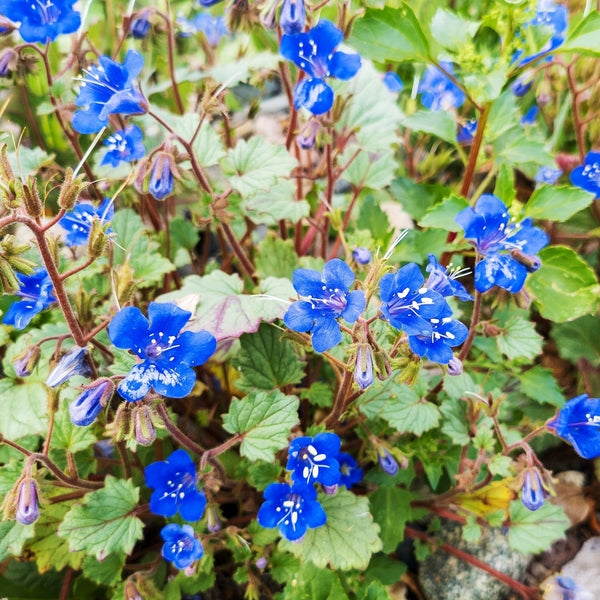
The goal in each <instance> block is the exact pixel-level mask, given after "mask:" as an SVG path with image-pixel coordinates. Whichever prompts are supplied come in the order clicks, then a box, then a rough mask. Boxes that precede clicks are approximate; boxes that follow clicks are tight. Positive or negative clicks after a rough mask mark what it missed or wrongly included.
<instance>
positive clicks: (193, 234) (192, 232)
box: [169, 217, 199, 250]
mask: <svg viewBox="0 0 600 600" xmlns="http://www.w3.org/2000/svg"><path fill="white" fill-rule="evenodd" d="M169 231H170V233H171V244H172V245H174V246H175V247H181V248H185V249H186V250H193V249H194V248H195V247H196V245H197V244H198V241H199V238H198V230H197V229H196V228H195V227H194V225H192V223H190V221H186V220H185V219H182V218H181V217H175V218H174V219H171V221H170V222H169Z"/></svg>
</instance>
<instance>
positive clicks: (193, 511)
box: [179, 490, 206, 521]
mask: <svg viewBox="0 0 600 600" xmlns="http://www.w3.org/2000/svg"><path fill="white" fill-rule="evenodd" d="M205 508H206V496H205V495H204V492H198V491H197V490H190V491H187V492H186V493H185V495H184V496H183V498H181V499H180V501H179V514H180V515H181V518H182V519H183V520H184V521H199V520H200V519H201V518H202V515H203V514H204V509H205Z"/></svg>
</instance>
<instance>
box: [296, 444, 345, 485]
mask: <svg viewBox="0 0 600 600" xmlns="http://www.w3.org/2000/svg"><path fill="white" fill-rule="evenodd" d="M340 445H341V442H340V438H339V437H338V436H337V435H336V434H335V433H318V434H317V435H316V436H315V437H314V439H313V438H311V437H307V436H305V437H297V438H295V439H293V440H292V441H291V442H290V447H289V448H288V461H287V465H286V466H285V468H286V469H287V470H288V471H292V479H293V480H294V483H295V484H296V485H310V484H311V483H316V482H319V483H321V484H323V485H335V484H336V483H338V481H339V479H340V464H339V463H338V461H337V455H338V454H339V453H340Z"/></svg>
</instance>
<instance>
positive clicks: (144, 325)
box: [108, 306, 150, 357]
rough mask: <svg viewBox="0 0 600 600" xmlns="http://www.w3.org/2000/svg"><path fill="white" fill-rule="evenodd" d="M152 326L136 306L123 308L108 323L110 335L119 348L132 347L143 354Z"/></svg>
mask: <svg viewBox="0 0 600 600" xmlns="http://www.w3.org/2000/svg"><path fill="white" fill-rule="evenodd" d="M149 329H150V326H149V323H148V320H147V319H146V317H144V315H143V314H142V311H141V310H140V309H139V308H137V307H135V306H126V307H125V308H122V309H121V310H120V311H119V312H118V313H117V314H116V315H115V316H114V317H113V318H112V320H111V322H110V324H109V325H108V337H109V338H110V341H111V342H112V343H113V344H114V345H115V346H116V347H117V348H125V349H132V350H133V351H134V352H135V353H136V354H137V355H138V356H140V357H141V356H143V350H144V349H145V347H146V343H147V339H148V332H149Z"/></svg>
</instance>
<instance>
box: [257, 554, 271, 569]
mask: <svg viewBox="0 0 600 600" xmlns="http://www.w3.org/2000/svg"><path fill="white" fill-rule="evenodd" d="M268 564H269V561H268V560H267V559H266V558H265V557H264V556H261V557H260V558H259V559H258V560H257V561H256V566H257V567H258V568H259V569H264V568H265V567H266V566H267V565H268Z"/></svg>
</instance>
